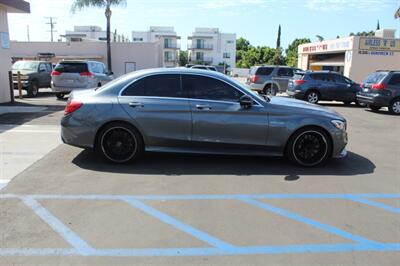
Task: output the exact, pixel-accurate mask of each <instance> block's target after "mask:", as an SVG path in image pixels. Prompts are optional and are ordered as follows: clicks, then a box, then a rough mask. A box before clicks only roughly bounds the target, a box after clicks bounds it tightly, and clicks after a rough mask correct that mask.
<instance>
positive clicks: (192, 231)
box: [121, 197, 236, 252]
mask: <svg viewBox="0 0 400 266" xmlns="http://www.w3.org/2000/svg"><path fill="white" fill-rule="evenodd" d="M121 200H124V201H126V202H127V203H129V204H130V205H131V206H133V207H134V208H137V209H139V210H141V211H143V212H145V213H147V214H149V215H151V216H153V217H155V218H157V219H159V220H161V221H162V222H164V223H166V224H169V225H171V226H173V227H175V228H176V229H179V230H181V231H183V232H185V233H187V234H189V235H191V236H193V237H195V238H197V239H200V240H202V241H203V242H206V243H208V244H210V245H212V246H214V247H216V248H218V249H220V250H224V251H227V252H230V251H232V250H233V249H235V248H236V247H235V246H233V245H231V244H229V243H226V242H224V241H222V240H220V239H218V238H216V237H213V236H211V235H209V234H207V233H205V232H203V231H200V230H198V229H196V228H194V227H192V226H190V225H188V224H185V223H183V222H181V221H179V220H177V219H175V218H173V217H171V216H169V215H168V214H165V213H163V212H161V211H159V210H156V209H154V208H152V207H150V206H148V205H146V204H144V203H143V202H141V201H139V200H137V199H134V198H131V197H122V198H121Z"/></svg>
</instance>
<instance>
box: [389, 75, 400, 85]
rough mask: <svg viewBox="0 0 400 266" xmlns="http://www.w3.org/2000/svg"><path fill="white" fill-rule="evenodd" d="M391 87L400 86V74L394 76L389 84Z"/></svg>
mask: <svg viewBox="0 0 400 266" xmlns="http://www.w3.org/2000/svg"><path fill="white" fill-rule="evenodd" d="M388 84H389V85H400V74H394V75H393V76H392V78H391V79H390V81H389V82H388Z"/></svg>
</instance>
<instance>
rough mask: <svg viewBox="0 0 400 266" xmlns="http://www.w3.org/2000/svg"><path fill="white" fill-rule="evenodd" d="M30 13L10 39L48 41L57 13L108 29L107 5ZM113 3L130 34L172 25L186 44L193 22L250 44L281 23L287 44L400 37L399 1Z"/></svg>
mask: <svg viewBox="0 0 400 266" xmlns="http://www.w3.org/2000/svg"><path fill="white" fill-rule="evenodd" d="M27 1H28V2H30V4H31V14H9V28H10V38H11V39H12V40H18V41H27V26H28V25H29V33H30V40H31V41H50V33H49V32H48V31H49V29H50V26H49V25H47V24H46V22H48V19H46V18H45V17H49V16H52V17H56V18H57V19H56V21H57V24H56V25H55V29H56V30H57V33H56V36H55V40H57V39H58V35H60V34H65V31H66V30H73V26H74V25H98V26H101V27H102V28H103V29H105V28H106V20H105V17H104V10H102V9H93V8H89V9H84V10H82V11H77V12H75V13H72V12H71V5H72V3H73V0H27ZM126 2H127V3H126V5H125V6H122V7H114V8H113V9H112V10H113V15H112V21H111V24H112V25H111V27H112V30H114V29H117V31H118V33H119V34H124V35H125V36H129V38H131V31H132V30H146V29H148V28H149V27H150V26H173V27H174V28H175V31H176V32H177V33H178V35H179V36H181V37H182V40H181V45H182V49H185V48H186V43H187V36H189V35H191V33H192V32H193V31H194V28H195V27H216V28H219V29H220V31H221V32H225V33H236V34H237V37H244V38H246V39H247V40H249V41H250V43H251V44H252V45H255V46H258V45H266V46H271V47H275V45H276V38H277V31H278V26H279V24H281V27H282V37H281V43H282V46H283V47H284V48H286V47H287V45H288V44H289V43H290V42H291V41H293V40H294V39H295V38H305V37H306V38H310V39H311V40H312V41H315V40H316V37H315V36H316V35H321V36H323V37H324V38H325V39H333V38H336V36H337V35H339V36H348V35H349V33H350V32H359V31H370V30H375V29H376V25H377V21H378V20H379V22H380V26H381V28H388V29H396V30H397V33H396V36H400V19H397V20H395V19H394V13H395V11H396V10H397V9H398V8H399V7H400V0H297V1H296V0H281V1H279V0H126Z"/></svg>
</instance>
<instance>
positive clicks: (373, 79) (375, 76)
mask: <svg viewBox="0 0 400 266" xmlns="http://www.w3.org/2000/svg"><path fill="white" fill-rule="evenodd" d="M387 74H388V72H375V73H372V74H369V75H368V76H367V77H366V78H365V79H364V83H379V82H380V81H381V80H382V79H383V78H384V77H385V76H386V75H387Z"/></svg>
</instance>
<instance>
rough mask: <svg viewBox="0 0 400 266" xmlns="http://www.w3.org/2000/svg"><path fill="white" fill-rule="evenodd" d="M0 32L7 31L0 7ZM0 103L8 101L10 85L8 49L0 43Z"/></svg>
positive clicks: (4, 16) (9, 54)
mask: <svg viewBox="0 0 400 266" xmlns="http://www.w3.org/2000/svg"><path fill="white" fill-rule="evenodd" d="M0 32H6V33H8V22H7V12H6V10H5V9H3V8H2V7H0ZM0 62H1V64H0V103H3V102H9V101H10V100H11V98H10V85H9V80H8V71H9V70H10V69H11V53H10V49H4V48H2V47H1V45H0Z"/></svg>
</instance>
